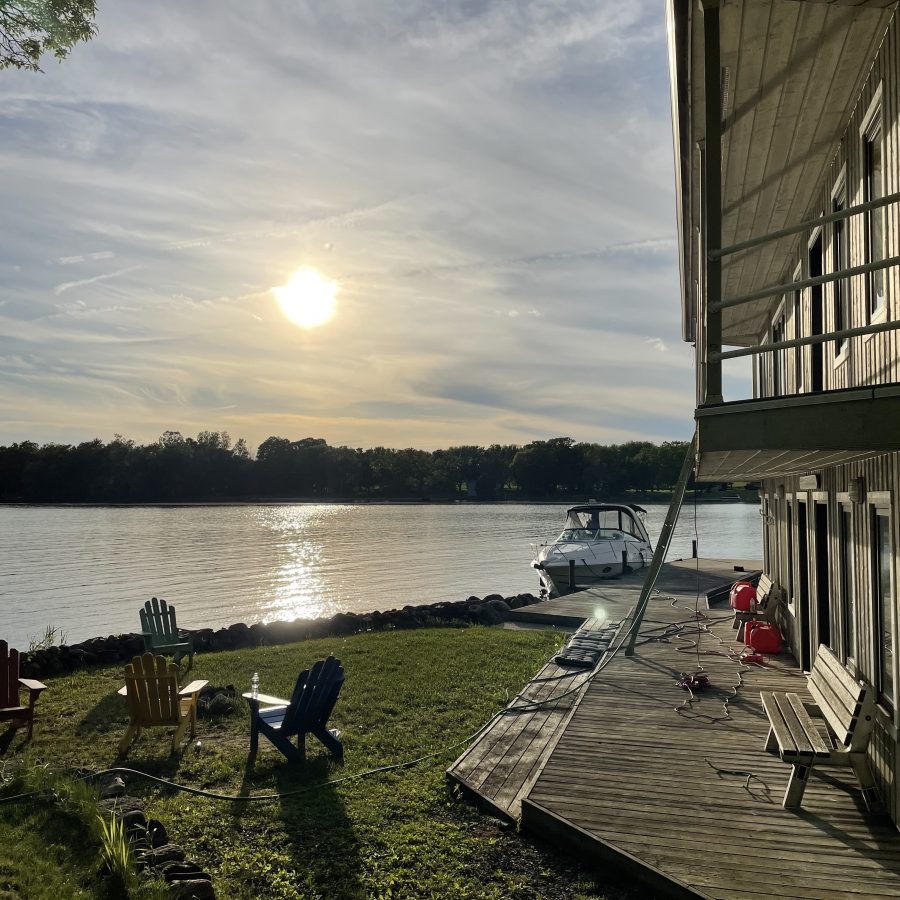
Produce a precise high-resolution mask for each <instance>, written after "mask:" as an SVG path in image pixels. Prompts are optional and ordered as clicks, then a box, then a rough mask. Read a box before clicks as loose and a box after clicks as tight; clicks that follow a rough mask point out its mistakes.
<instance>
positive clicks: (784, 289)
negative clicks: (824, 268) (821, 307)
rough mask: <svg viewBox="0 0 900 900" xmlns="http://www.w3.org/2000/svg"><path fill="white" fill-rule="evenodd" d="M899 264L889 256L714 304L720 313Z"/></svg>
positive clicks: (899, 258) (898, 257)
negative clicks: (733, 307)
mask: <svg viewBox="0 0 900 900" xmlns="http://www.w3.org/2000/svg"><path fill="white" fill-rule="evenodd" d="M898 263H900V256H889V257H888V258H887V259H879V260H877V261H876V262H870V263H864V264H863V265H860V266H851V267H850V268H849V269H841V270H840V271H838V272H829V273H828V274H827V275H816V276H815V278H804V279H802V280H801V281H789V282H787V284H773V285H772V286H771V287H767V288H763V289H762V290H759V291H754V292H753V293H752V294H744V295H743V296H742V297H727V298H726V299H725V300H720V301H719V302H718V303H716V304H715V306H716V309H717V310H719V311H721V310H723V309H728V308H729V307H732V306H740V305H741V304H743V303H751V302H752V301H753V300H762V299H764V298H765V297H772V296H774V295H775V294H787V293H790V292H791V291H800V290H802V289H803V288H808V287H815V286H816V285H819V284H828V283H830V282H832V281H842V280H843V279H844V278H852V277H853V276H854V275H864V274H865V273H866V272H877V271H878V270H879V269H889V268H890V267H891V266H896V265H897V264H898Z"/></svg>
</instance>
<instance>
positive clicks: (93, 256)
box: [56, 250, 116, 266]
mask: <svg viewBox="0 0 900 900" xmlns="http://www.w3.org/2000/svg"><path fill="white" fill-rule="evenodd" d="M115 255H116V254H115V253H113V252H112V251H111V250H100V251H98V252H96V253H85V254H84V255H76V256H60V257H58V258H57V259H56V263H57V265H60V266H71V265H74V264H75V263H83V262H85V260H98V259H112V258H113V257H114V256H115Z"/></svg>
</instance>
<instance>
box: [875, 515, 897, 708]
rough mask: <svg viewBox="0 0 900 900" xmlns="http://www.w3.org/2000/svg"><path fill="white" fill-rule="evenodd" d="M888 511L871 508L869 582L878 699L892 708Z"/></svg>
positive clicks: (892, 652)
mask: <svg viewBox="0 0 900 900" xmlns="http://www.w3.org/2000/svg"><path fill="white" fill-rule="evenodd" d="M892 568H893V555H892V552H891V519H890V510H889V509H887V508H886V507H881V506H879V507H873V509H872V581H873V582H874V583H873V585H872V587H873V594H874V597H875V638H876V642H877V643H876V647H875V662H876V675H877V677H878V693H879V698H880V700H881V701H882V702H883V703H884V704H885V705H886V706H889V707H890V708H891V709H893V706H894V614H893V609H894V600H893V590H892V581H893V579H892V576H891V570H892Z"/></svg>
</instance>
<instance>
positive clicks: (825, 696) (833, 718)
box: [807, 678, 856, 745]
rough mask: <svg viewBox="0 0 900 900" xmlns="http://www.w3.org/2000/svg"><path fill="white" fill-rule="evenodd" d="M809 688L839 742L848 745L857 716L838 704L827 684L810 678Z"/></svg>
mask: <svg viewBox="0 0 900 900" xmlns="http://www.w3.org/2000/svg"><path fill="white" fill-rule="evenodd" d="M807 688H808V690H809V693H810V694H811V695H812V698H813V700H814V701H815V702H816V703H817V704H818V706H819V709H820V710H821V711H822V717H823V718H824V719H825V721H826V722H828V724H829V725H830V726H831V729H832V731H834V733H835V735H836V736H837V739H838V742H839V743H840V744H843V745H846V744H847V742H848V741H849V740H850V736H851V735H852V734H853V729H854V728H855V726H856V716H855V715H851V714H850V713H849V712H848V711H847V710H846V709H844V707H843V706H841V704H840V703H838V702H837V699H836V697H835V695H834V691H832V690H831V689H830V687H829V686H828V685H827V684H824V683H823V682H821V681H819V680H817V679H813V678H810V680H809V683H808V684H807Z"/></svg>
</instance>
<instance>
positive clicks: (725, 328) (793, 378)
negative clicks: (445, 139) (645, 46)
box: [667, 0, 900, 823]
mask: <svg viewBox="0 0 900 900" xmlns="http://www.w3.org/2000/svg"><path fill="white" fill-rule="evenodd" d="M667 11H668V35H669V61H670V68H671V83H672V105H673V124H674V136H675V156H676V181H677V201H678V226H679V257H680V267H681V290H682V309H683V332H684V338H685V340H686V341H689V342H691V343H693V344H694V345H695V347H696V360H697V402H696V427H697V445H696V447H697V453H696V470H695V471H696V476H697V478H698V479H699V480H700V481H716V482H722V481H737V482H756V483H758V484H759V485H760V500H761V509H760V512H761V522H760V525H761V528H762V530H763V535H764V554H765V567H766V572H767V573H768V574H769V575H770V576H771V578H772V579H773V580H774V581H775V582H776V583H777V584H778V585H780V586H781V588H782V589H783V593H784V601H783V603H782V604H781V608H780V610H779V622H780V625H781V627H782V630H783V632H784V634H785V636H786V638H787V640H788V641H789V643H790V646H791V648H792V649H793V652H794V654H795V656H796V658H797V660H798V662H799V663H800V665H801V667H802V668H803V669H806V670H808V669H809V668H810V667H811V665H812V663H813V662H814V660H815V655H816V652H817V647H818V646H819V645H820V644H825V645H827V646H829V647H831V648H832V649H833V650H834V651H835V653H836V654H837V655H838V656H839V658H840V660H841V661H842V662H843V663H844V665H845V666H846V668H847V669H848V670H849V671H850V672H851V673H852V674H853V675H854V676H855V677H857V678H862V679H865V680H866V681H867V682H868V683H869V684H871V685H873V686H874V687H875V689H876V691H877V696H878V707H877V722H876V727H875V732H874V736H873V739H872V741H871V742H870V750H869V752H870V761H871V763H872V767H873V770H874V772H875V777H876V780H877V784H878V791H879V794H880V798H881V800H882V802H883V804H884V806H885V807H886V808H887V810H888V812H889V814H890V815H891V817H892V819H893V820H894V822H895V823H900V790H898V788H897V784H896V781H897V777H898V774H900V739H898V736H900V671H898V649H900V648H898V625H900V609H898V603H897V585H898V578H900V569H898V550H900V452H898V451H900V334H898V328H900V270H898V268H897V263H898V262H900V204H898V200H900V19H898V13H897V4H896V3H889V2H886V0H831V2H814V0H723V2H715V0H703V2H698V0H669V2H668V6H667ZM745 356H746V357H749V358H750V360H751V361H752V371H753V378H752V385H753V387H752V396H746V395H744V396H741V395H740V393H739V390H740V385H742V384H746V379H745V378H744V379H740V378H736V377H731V369H730V367H731V366H733V365H735V364H734V363H732V362H731V360H733V359H737V358H739V357H745ZM744 365H746V362H744Z"/></svg>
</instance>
